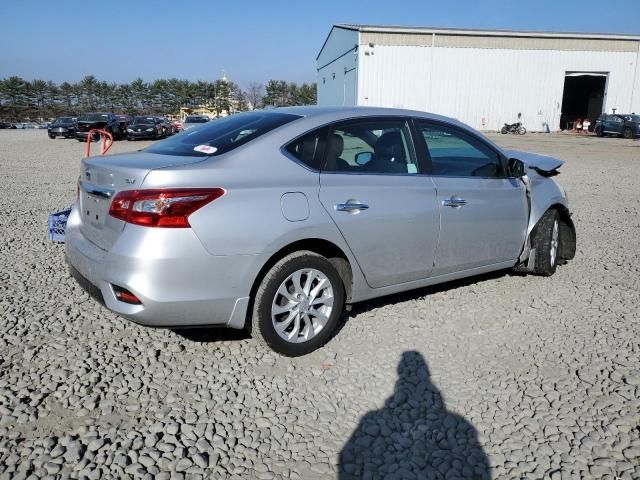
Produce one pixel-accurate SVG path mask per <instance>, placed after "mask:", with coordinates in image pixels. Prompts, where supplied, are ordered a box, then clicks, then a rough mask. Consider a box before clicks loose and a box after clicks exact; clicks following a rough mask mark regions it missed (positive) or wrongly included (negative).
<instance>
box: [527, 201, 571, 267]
mask: <svg viewBox="0 0 640 480" xmlns="http://www.w3.org/2000/svg"><path fill="white" fill-rule="evenodd" d="M549 210H556V211H557V212H558V216H559V217H560V252H559V257H560V258H562V259H563V260H571V259H572V258H573V257H575V254H576V228H575V225H574V223H573V220H572V219H571V212H569V209H568V208H567V207H566V205H563V204H561V203H553V204H552V205H550V206H549V208H547V209H546V210H545V211H544V212H543V214H544V213H545V212H547V211H549ZM542 216H543V215H540V218H538V219H537V221H536V224H535V225H534V227H533V228H532V229H531V233H530V234H529V238H530V239H532V240H531V241H532V242H533V238H535V235H536V230H537V228H538V225H539V224H540V220H541V219H542ZM531 247H532V248H536V246H535V245H533V244H532V245H531Z"/></svg>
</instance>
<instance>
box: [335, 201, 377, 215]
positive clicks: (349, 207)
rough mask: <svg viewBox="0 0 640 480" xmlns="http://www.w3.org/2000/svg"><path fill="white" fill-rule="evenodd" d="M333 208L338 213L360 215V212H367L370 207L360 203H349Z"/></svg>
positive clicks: (336, 205)
mask: <svg viewBox="0 0 640 480" xmlns="http://www.w3.org/2000/svg"><path fill="white" fill-rule="evenodd" d="M333 208H335V209H336V211H337V212H354V213H358V212H359V211H360V210H366V209H367V208H369V205H366V204H364V203H360V202H351V201H347V203H336V204H335V205H334V206H333Z"/></svg>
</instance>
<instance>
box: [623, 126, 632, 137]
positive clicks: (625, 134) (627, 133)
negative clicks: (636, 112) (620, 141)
mask: <svg viewBox="0 0 640 480" xmlns="http://www.w3.org/2000/svg"><path fill="white" fill-rule="evenodd" d="M622 136H623V137H624V138H626V139H630V138H633V132H632V131H631V129H630V128H628V127H627V128H625V129H624V132H622Z"/></svg>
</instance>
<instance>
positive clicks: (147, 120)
mask: <svg viewBox="0 0 640 480" xmlns="http://www.w3.org/2000/svg"><path fill="white" fill-rule="evenodd" d="M133 123H155V121H154V118H153V117H135V118H134V119H133Z"/></svg>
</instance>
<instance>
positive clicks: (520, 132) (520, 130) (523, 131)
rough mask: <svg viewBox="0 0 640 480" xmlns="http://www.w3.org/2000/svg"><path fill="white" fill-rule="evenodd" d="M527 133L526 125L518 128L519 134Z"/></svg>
mask: <svg viewBox="0 0 640 480" xmlns="http://www.w3.org/2000/svg"><path fill="white" fill-rule="evenodd" d="M525 133H527V129H526V128H524V127H520V128H518V135H524V134H525Z"/></svg>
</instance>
